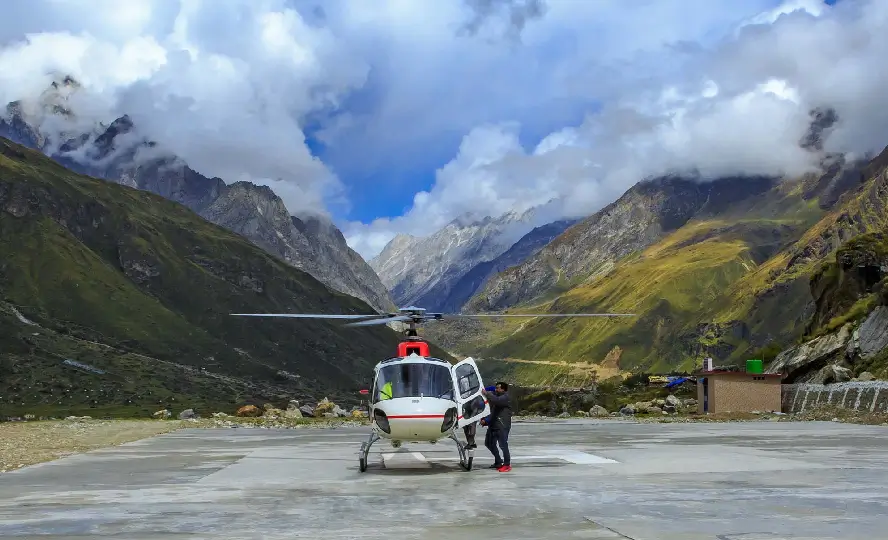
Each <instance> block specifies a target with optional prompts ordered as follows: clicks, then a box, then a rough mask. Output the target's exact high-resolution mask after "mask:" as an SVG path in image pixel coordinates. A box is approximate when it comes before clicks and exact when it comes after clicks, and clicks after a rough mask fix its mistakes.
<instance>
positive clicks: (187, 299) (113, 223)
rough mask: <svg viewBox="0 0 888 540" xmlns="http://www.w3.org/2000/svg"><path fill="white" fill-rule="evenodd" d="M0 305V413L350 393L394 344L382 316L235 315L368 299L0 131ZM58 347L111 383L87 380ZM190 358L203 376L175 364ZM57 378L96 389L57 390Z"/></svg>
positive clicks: (338, 306) (333, 309) (338, 307)
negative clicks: (348, 320)
mask: <svg viewBox="0 0 888 540" xmlns="http://www.w3.org/2000/svg"><path fill="white" fill-rule="evenodd" d="M0 300H2V303H3V306H5V307H4V308H3V309H2V310H0V325H2V332H0V359H2V360H0V362H2V363H0V375H2V376H0V410H2V412H3V413H6V412H8V411H9V412H11V411H12V410H13V409H16V410H20V409H23V408H24V409H27V408H29V407H35V406H44V405H45V406H49V405H51V404H54V405H58V406H65V405H66V404H74V405H76V404H80V405H84V404H90V405H103V404H104V405H109V406H110V405H114V406H122V405H127V406H140V407H142V406H144V407H149V406H150V407H153V408H154V409H155V410H156V409H157V408H159V406H160V405H161V404H162V403H164V402H165V400H167V401H168V400H172V399H173V398H175V399H176V401H177V402H179V403H186V402H188V401H189V400H192V401H198V402H201V403H205V404H207V406H210V404H214V406H221V405H223V404H228V405H229V406H231V405H235V404H238V403H241V402H242V401H244V400H248V399H253V400H267V399H271V398H275V397H276V398H278V399H282V398H284V397H300V396H315V397H322V395H324V394H326V393H330V394H331V395H352V394H353V392H354V391H355V390H357V388H358V387H359V386H361V385H365V384H367V383H368V379H369V378H370V376H371V375H372V366H373V364H374V363H375V362H377V361H378V360H380V359H382V358H386V357H389V356H391V355H392V354H393V353H394V351H395V346H396V343H397V341H398V339H399V336H398V335H397V334H396V333H395V332H393V331H391V330H389V329H387V328H385V327H370V328H355V329H346V328H342V327H341V323H339V322H325V321H310V320H305V321H302V320H300V321H294V320H284V319H251V318H236V317H231V316H229V313H235V312H321V313H324V312H327V313H372V310H371V309H370V307H369V306H367V305H366V304H365V303H364V302H362V301H359V300H357V299H355V298H352V297H350V296H346V295H343V294H339V293H335V292H332V291H331V290H329V289H327V288H326V287H325V286H324V285H322V284H321V283H320V282H318V281H317V280H315V279H314V278H312V277H311V276H309V275H308V274H306V273H304V272H301V271H299V270H297V269H295V268H293V267H291V266H289V265H287V264H285V263H284V262H283V261H280V260H278V259H276V258H273V257H272V256H270V255H268V254H267V253H265V252H264V251H262V250H260V249H259V248H257V247H255V246H254V245H253V244H251V243H250V242H248V241H247V240H245V239H243V238H241V237H240V236H237V235H235V234H233V233H231V232H228V231H227V230H225V229H223V228H221V227H218V226H216V225H213V224H211V223H209V222H207V221H205V220H204V219H202V218H200V217H199V216H197V215H196V214H194V213H193V212H191V211H190V210H188V209H187V208H185V207H184V206H182V205H179V204H177V203H173V202H170V201H168V200H166V199H164V198H161V197H159V196H156V195H153V194H151V193H147V192H144V191H139V190H135V189H131V188H128V187H124V186H121V185H118V184H114V183H110V182H105V181H101V180H97V179H93V178H89V177H85V176H80V175H77V174H74V173H72V172H70V171H68V170H67V169H65V168H63V167H62V166H60V165H58V164H57V163H55V162H54V161H52V160H50V159H48V158H46V157H45V156H43V155H42V154H40V153H38V152H36V151H32V150H29V149H26V148H24V147H22V146H19V145H16V144H13V143H11V142H9V141H8V140H6V139H0ZM13 308H16V309H18V311H19V312H20V314H21V315H23V316H24V317H25V318H26V319H29V320H30V321H33V322H34V323H36V325H33V326H32V325H27V324H24V323H23V322H22V321H21V320H20V318H19V317H18V316H17V315H15V314H14V313H13V312H12V311H11V310H12V309H13ZM38 326H39V327H38ZM38 334H39V335H38ZM66 358H68V359H72V360H77V361H80V362H83V363H85V364H89V365H101V366H104V367H103V368H102V369H106V370H107V371H108V373H109V374H110V373H113V374H114V376H116V377H118V379H114V377H112V376H111V375H108V376H106V377H103V376H99V375H96V374H89V375H84V374H83V373H84V372H82V371H77V370H76V369H73V368H71V367H69V366H67V365H65V364H63V361H64V359H66ZM188 366H192V367H194V368H198V372H197V373H196V374H193V375H192V374H188V375H187V376H186V375H184V374H183V373H185V371H187V369H186V368H187V367H188ZM201 368H203V369H205V370H206V371H208V372H209V373H211V374H218V375H219V376H223V377H230V378H231V379H226V380H227V382H225V383H219V381H220V379H218V378H213V377H208V376H203V375H201V374H200V369H201ZM183 370H185V371H183ZM115 381H117V382H115ZM103 385H104V386H103ZM108 385H111V386H108ZM111 387H113V388H116V389H117V390H112V389H111ZM38 388H39V389H40V390H38ZM52 388H57V389H59V390H57V391H52V392H50V390H51V389H52ZM63 388H64V389H65V393H66V394H67V393H68V390H70V391H71V392H70V393H71V394H76V395H78V396H80V395H81V393H89V394H90V399H88V400H85V399H80V398H77V399H74V398H71V399H68V398H67V397H61V398H60V394H58V393H57V392H58V391H61V389H63ZM99 388H104V389H105V390H104V391H99V393H98V395H97V394H96V392H97V389H99ZM149 390H150V395H148V394H149ZM109 395H110V396H112V397H109ZM134 396H135V398H134ZM158 396H162V397H158ZM93 400H95V403H93ZM75 402H76V403H75ZM136 402H138V403H136ZM229 408H230V407H229Z"/></svg>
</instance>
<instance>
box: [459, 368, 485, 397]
mask: <svg viewBox="0 0 888 540" xmlns="http://www.w3.org/2000/svg"><path fill="white" fill-rule="evenodd" d="M456 383H457V384H458V385H459V395H460V397H461V398H463V399H465V398H467V397H469V396H471V395H472V394H474V393H475V392H477V391H478V390H480V389H481V381H479V380H478V374H477V373H476V372H475V368H474V367H472V366H471V365H469V364H463V365H461V366H459V367H458V368H456Z"/></svg>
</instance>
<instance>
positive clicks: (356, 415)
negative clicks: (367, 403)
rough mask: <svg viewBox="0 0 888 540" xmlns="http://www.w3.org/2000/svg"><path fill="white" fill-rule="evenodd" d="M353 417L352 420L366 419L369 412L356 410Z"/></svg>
mask: <svg viewBox="0 0 888 540" xmlns="http://www.w3.org/2000/svg"><path fill="white" fill-rule="evenodd" d="M351 417H352V418H366V417H367V411H362V410H360V409H354V410H353V411H352V412H351Z"/></svg>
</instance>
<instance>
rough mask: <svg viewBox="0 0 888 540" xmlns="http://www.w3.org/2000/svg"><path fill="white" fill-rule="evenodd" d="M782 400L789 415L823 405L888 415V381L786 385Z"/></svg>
mask: <svg viewBox="0 0 888 540" xmlns="http://www.w3.org/2000/svg"><path fill="white" fill-rule="evenodd" d="M781 399H782V402H783V403H782V410H783V412H785V413H788V414H791V413H800V412H804V411H807V410H810V409H812V408H814V407H816V406H822V405H832V406H835V407H841V408H845V409H854V410H856V411H860V412H888V381H868V382H844V383H835V384H804V383H800V384H784V385H783V389H782V392H781Z"/></svg>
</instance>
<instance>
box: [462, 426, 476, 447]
mask: <svg viewBox="0 0 888 540" xmlns="http://www.w3.org/2000/svg"><path fill="white" fill-rule="evenodd" d="M477 429H478V422H472V423H471V424H469V425H467V426H463V433H465V434H466V444H468V445H469V446H473V447H474V446H475V432H476V430H477Z"/></svg>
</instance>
